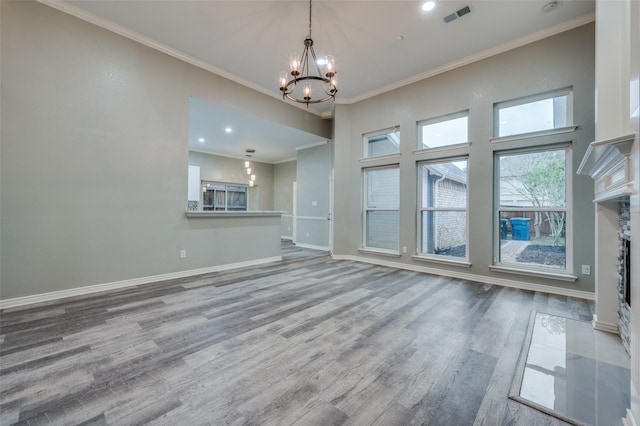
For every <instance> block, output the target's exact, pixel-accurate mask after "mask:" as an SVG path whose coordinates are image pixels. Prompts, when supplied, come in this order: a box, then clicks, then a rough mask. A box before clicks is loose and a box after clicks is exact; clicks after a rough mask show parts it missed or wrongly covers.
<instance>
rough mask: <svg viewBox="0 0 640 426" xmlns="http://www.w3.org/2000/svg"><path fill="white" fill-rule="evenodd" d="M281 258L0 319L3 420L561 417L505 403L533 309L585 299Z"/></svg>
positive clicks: (311, 256)
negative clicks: (255, 265) (251, 266)
mask: <svg viewBox="0 0 640 426" xmlns="http://www.w3.org/2000/svg"><path fill="white" fill-rule="evenodd" d="M283 255H284V257H285V260H284V261H282V262H277V263H273V264H269V265H262V266H259V267H253V268H244V269H242V270H233V271H227V272H221V273H214V274H208V275H202V276H198V277H191V278H187V279H181V280H175V281H167V282H160V283H154V284H148V285H140V286H137V287H132V288H127V289H123V290H118V291H111V292H107V293H101V294H94V295H90V296H83V297H75V298H70V299H65V300H61V301H57V302H55V303H48V304H41V305H38V306H35V305H32V306H28V307H24V308H13V309H7V310H5V311H3V312H1V317H0V328H1V330H0V356H1V358H0V381H1V382H0V410H1V414H0V423H1V424H3V425H4V424H16V423H17V424H91V425H99V424H118V425H132V424H156V425H182V424H188V425H205V424H215V425H227V424H232V425H245V424H246V425H257V424H273V425H288V424H298V425H333V424H350V425H410V424H430V425H456V426H457V425H473V424H478V425H534V424H544V425H560V424H564V423H562V422H560V421H559V420H557V419H555V418H552V417H549V416H546V415H544V414H542V413H540V412H538V411H535V410H533V409H531V408H529V407H526V406H524V405H521V404H519V403H517V402H514V401H511V400H509V399H508V398H507V395H508V391H509V387H510V384H511V381H512V377H513V373H514V370H515V367H516V362H517V358H518V355H519V353H520V350H521V347H522V344H523V340H524V336H525V332H526V328H527V324H528V321H529V317H530V313H531V311H532V310H536V311H540V312H547V313H551V314H555V315H562V316H567V317H571V318H576V319H583V320H587V319H590V318H591V309H592V307H591V306H590V304H589V303H588V302H586V301H584V300H579V299H572V298H568V297H561V296H549V295H545V294H542V293H534V292H529V291H521V290H515V289H510V288H502V287H496V286H489V285H482V284H478V283H471V282H461V281H459V280H454V279H449V278H443V277H437V276H432V275H426V274H421V273H414V272H407V271H401V270H396V269H392V268H386V267H380V266H372V265H369V264H363V263H358V262H352V261H337V260H331V259H330V258H329V257H328V256H327V255H325V254H324V253H323V252H317V251H313V250H304V249H297V248H294V247H292V246H291V245H286V246H285V247H284V248H283Z"/></svg>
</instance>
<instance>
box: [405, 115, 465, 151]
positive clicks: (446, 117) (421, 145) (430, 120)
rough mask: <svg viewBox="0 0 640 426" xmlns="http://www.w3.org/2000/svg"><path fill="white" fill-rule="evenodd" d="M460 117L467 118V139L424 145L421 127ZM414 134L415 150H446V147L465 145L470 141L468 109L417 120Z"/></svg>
mask: <svg viewBox="0 0 640 426" xmlns="http://www.w3.org/2000/svg"><path fill="white" fill-rule="evenodd" d="M462 117H465V118H466V119H467V138H466V139H467V140H466V141H464V142H456V143H453V144H451V145H443V146H436V147H425V146H424V142H423V134H424V132H423V130H422V128H423V127H425V126H429V125H431V124H437V123H443V122H445V121H451V120H457V119H458V118H462ZM416 136H417V141H416V151H418V152H427V151H429V152H431V151H438V150H446V149H452V148H457V147H461V146H467V145H469V144H470V143H471V142H469V110H468V109H467V110H464V111H459V112H454V113H451V114H445V115H440V116H438V117H432V118H427V119H426V120H421V121H418V122H417V123H416Z"/></svg>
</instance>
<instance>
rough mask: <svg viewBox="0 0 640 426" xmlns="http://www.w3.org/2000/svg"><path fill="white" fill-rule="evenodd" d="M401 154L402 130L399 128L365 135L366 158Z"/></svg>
mask: <svg viewBox="0 0 640 426" xmlns="http://www.w3.org/2000/svg"><path fill="white" fill-rule="evenodd" d="M399 152H400V129H399V128H397V127H395V128H393V129H387V130H382V131H379V132H373V133H368V134H366V135H364V156H365V158H370V157H379V156H381V155H390V154H397V153H399Z"/></svg>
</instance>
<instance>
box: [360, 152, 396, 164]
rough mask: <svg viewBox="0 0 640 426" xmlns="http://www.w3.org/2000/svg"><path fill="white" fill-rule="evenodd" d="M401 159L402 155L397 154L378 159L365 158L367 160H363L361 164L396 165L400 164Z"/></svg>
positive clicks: (382, 156) (381, 156) (378, 157)
mask: <svg viewBox="0 0 640 426" xmlns="http://www.w3.org/2000/svg"><path fill="white" fill-rule="evenodd" d="M400 158H401V155H400V153H397V154H388V155H380V156H377V157H365V158H361V159H360V162H361V163H363V164H367V165H369V164H371V163H378V162H383V163H385V164H395V163H400Z"/></svg>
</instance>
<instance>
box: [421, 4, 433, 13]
mask: <svg viewBox="0 0 640 426" xmlns="http://www.w3.org/2000/svg"><path fill="white" fill-rule="evenodd" d="M434 7H436V2H435V1H428V2H425V3H423V4H422V10H424V11H425V12H429V11H430V10H433V8H434Z"/></svg>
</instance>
